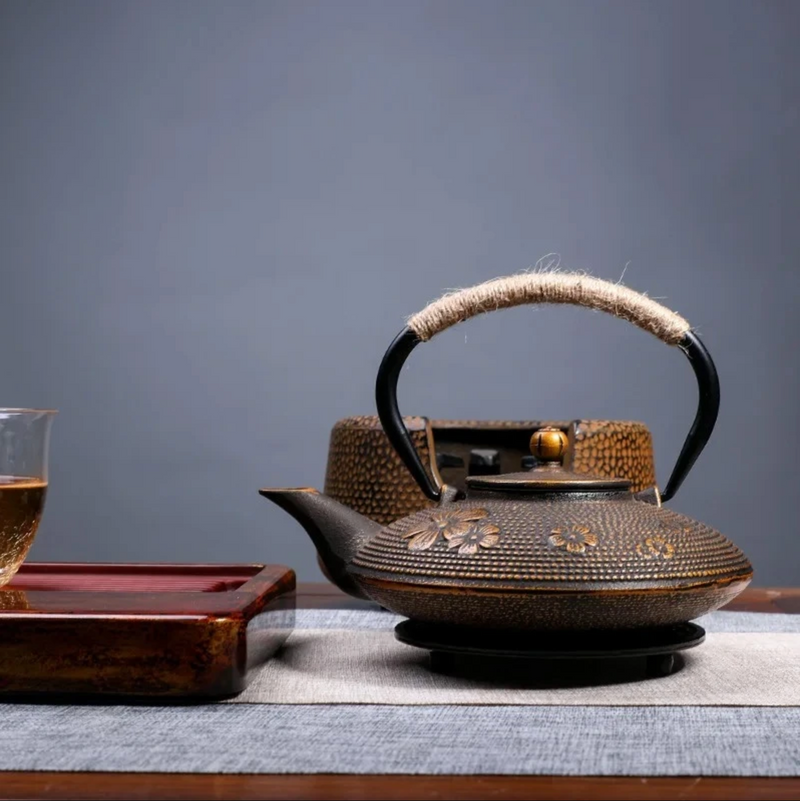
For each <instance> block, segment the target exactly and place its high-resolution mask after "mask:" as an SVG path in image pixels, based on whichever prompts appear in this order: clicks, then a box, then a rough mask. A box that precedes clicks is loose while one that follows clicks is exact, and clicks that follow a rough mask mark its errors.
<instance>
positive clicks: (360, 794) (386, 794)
mask: <svg viewBox="0 0 800 801" xmlns="http://www.w3.org/2000/svg"><path fill="white" fill-rule="evenodd" d="M344 604H346V605H347V606H349V607H353V606H355V605H357V604H358V602H356V601H353V599H351V598H348V597H347V596H345V595H343V594H342V593H340V592H339V591H338V590H336V589H335V588H334V587H333V586H331V585H329V584H321V583H320V584H301V585H300V586H299V588H298V603H297V605H298V608H305V609H309V608H316V609H320V608H336V607H340V606H342V605H344ZM727 609H731V610H736V611H748V612H788V613H790V614H800V588H793V589H762V588H756V589H748V590H745V592H743V593H742V595H740V596H739V597H738V598H737V599H736V600H735V601H734V602H733V603H732V604H730V605H729V606H728V607H727ZM12 798H13V799H76V801H77V800H78V799H80V800H81V801H83V800H84V799H123V800H125V801H127V799H151V798H152V799H156V798H157V799H197V800H198V801H202V800H204V799H217V800H218V801H227V799H243V801H246V800H248V799H305V798H310V799H321V801H322V800H323V799H324V800H325V801H328V799H398V800H399V799H409V801H411V799H486V798H492V799H540V798H541V799H544V798H547V799H579V798H580V799H616V801H627V800H628V799H673V798H681V799H690V800H691V799H732V800H734V801H735V800H736V799H753V800H755V799H798V798H800V778H788V779H760V778H758V779H747V778H744V779H740V778H730V777H725V778H722V777H720V778H709V777H693V776H687V777H680V778H657V777H656V778H643V777H635V778H625V777H603V778H592V777H574V776H339V775H331V776H325V775H318V776H304V775H291V776H276V775H252V776H250V775H248V776H226V775H198V774H159V773H152V774H151V773H146V774H136V773H34V772H7V773H2V774H0V799H12Z"/></svg>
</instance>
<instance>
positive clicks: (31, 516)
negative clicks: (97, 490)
mask: <svg viewBox="0 0 800 801" xmlns="http://www.w3.org/2000/svg"><path fill="white" fill-rule="evenodd" d="M55 414H56V413H55V412H54V411H49V410H43V409H0V587H1V586H3V585H4V584H7V583H8V582H9V581H11V579H12V578H13V577H14V574H15V573H16V572H17V570H19V567H20V565H21V564H22V563H23V561H24V560H25V557H26V556H27V554H28V551H29V550H30V547H31V544H32V543H33V539H34V537H35V536H36V530H37V529H38V528H39V521H40V520H41V517H42V510H43V509H44V501H45V497H46V496H47V459H48V449H49V444H50V425H51V423H52V422H53V417H54V416H55Z"/></svg>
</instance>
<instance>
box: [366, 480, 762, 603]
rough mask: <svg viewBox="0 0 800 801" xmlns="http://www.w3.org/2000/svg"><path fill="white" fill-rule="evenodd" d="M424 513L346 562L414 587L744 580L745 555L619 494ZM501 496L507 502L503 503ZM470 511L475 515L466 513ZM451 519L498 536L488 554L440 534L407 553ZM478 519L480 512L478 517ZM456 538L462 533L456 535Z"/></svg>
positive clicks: (681, 519) (708, 532)
mask: <svg viewBox="0 0 800 801" xmlns="http://www.w3.org/2000/svg"><path fill="white" fill-rule="evenodd" d="M489 495H491V493H485V494H483V497H482V498H477V497H476V498H475V499H474V500H472V498H468V499H467V500H466V501H461V502H458V503H454V504H450V505H448V506H442V507H440V509H438V510H423V511H421V512H417V513H415V514H414V515H412V516H411V517H409V518H406V519H404V520H400V521H397V522H395V523H393V524H391V525H390V526H388V527H387V528H385V529H383V530H382V531H381V532H380V533H379V534H378V535H377V536H376V537H374V538H373V539H372V540H370V542H368V543H367V544H366V545H365V546H364V547H363V548H361V549H360V550H359V552H358V554H357V555H356V557H355V559H354V560H353V564H354V565H355V566H356V567H357V568H359V572H360V573H361V574H363V575H369V576H372V577H376V578H385V579H391V578H393V577H394V578H399V579H400V580H402V581H413V582H415V583H417V584H451V585H452V584H457V585H465V586H474V587H484V588H493V587H504V588H510V589H518V590H519V589H533V588H537V587H544V586H548V585H553V584H556V585H558V586H560V587H565V588H579V589H580V588H586V587H587V585H589V586H609V585H613V584H620V585H631V584H632V583H633V584H638V585H641V586H643V587H652V586H657V585H658V584H661V585H665V584H673V585H689V584H697V583H699V582H703V581H709V580H718V579H727V578H732V577H735V576H740V575H744V574H747V573H749V572H751V570H752V568H751V567H750V563H749V562H748V561H747V558H746V557H745V555H744V554H743V553H742V552H741V551H740V550H739V548H737V547H736V546H735V545H734V544H733V543H732V542H730V541H729V540H728V539H726V538H725V537H723V536H722V534H720V533H719V532H717V531H714V529H712V528H710V527H708V526H706V525H704V524H702V523H698V522H696V521H693V520H691V519H690V518H688V517H685V516H683V515H681V514H678V513H677V512H673V511H671V510H669V509H666V508H663V507H662V508H657V507H655V506H651V505H650V504H646V503H642V502H639V501H636V500H633V498H632V497H631V496H630V495H626V494H624V493H619V494H615V495H611V496H610V498H609V499H608V500H583V501H580V500H578V501H576V500H575V498H574V497H572V498H571V497H569V496H567V497H563V496H562V497H559V496H556V495H550V496H548V500H530V499H528V500H515V499H511V500H506V499H505V498H504V499H502V500H501V499H500V497H501V496H500V494H499V493H497V495H498V499H496V500H487V498H488V496H489ZM505 497H506V498H507V496H505ZM469 510H474V514H473V515H471V516H470V515H468V514H467V512H468V511H469ZM448 511H449V512H450V514H451V515H452V516H453V518H454V522H453V525H454V526H455V525H466V524H463V523H459V522H458V520H457V519H456V518H457V517H459V516H460V517H461V518H464V517H472V518H473V519H474V520H475V523H474V524H473V525H478V524H489V525H491V526H493V527H494V528H496V529H497V536H496V541H493V543H492V546H491V547H489V548H478V549H477V550H476V551H475V552H473V553H461V551H460V549H455V548H453V547H451V545H452V541H448V540H447V539H446V537H445V536H444V534H446V533H447V530H446V528H443V532H444V534H443V536H441V537H439V538H438V539H437V540H434V541H433V542H432V544H431V545H429V546H428V547H427V548H425V549H424V550H414V549H413V547H412V546H411V543H413V539H412V540H409V539H408V538H407V537H404V535H405V534H406V533H407V532H413V531H417V530H425V529H426V528H428V529H433V528H434V527H435V526H437V525H439V526H441V525H442V524H441V523H439V522H437V521H438V519H439V518H440V517H441V515H443V514H445V515H446V514H447V513H448ZM479 512H483V514H478V513H479ZM459 533H460V532H459Z"/></svg>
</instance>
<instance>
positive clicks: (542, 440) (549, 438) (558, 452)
mask: <svg viewBox="0 0 800 801" xmlns="http://www.w3.org/2000/svg"><path fill="white" fill-rule="evenodd" d="M530 448H531V453H532V454H533V455H534V456H535V457H536V458H537V459H538V460H539V461H541V462H560V461H561V459H562V458H563V456H564V454H565V453H566V450H567V435H566V434H565V433H564V432H563V431H562V430H561V429H560V428H554V427H552V426H548V427H547V428H540V429H539V430H538V431H535V432H534V433H533V436H532V437H531V444H530Z"/></svg>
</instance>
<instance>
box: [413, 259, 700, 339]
mask: <svg viewBox="0 0 800 801" xmlns="http://www.w3.org/2000/svg"><path fill="white" fill-rule="evenodd" d="M537 303H568V304H572V305H573V306H585V307H587V308H589V309H595V310H597V311H603V312H607V313H608V314H613V315H614V316H615V317H619V318H620V319H622V320H627V321H628V322H629V323H633V324H634V325H636V326H638V327H639V328H642V329H644V330H645V331H649V332H650V333H651V334H654V335H655V336H657V337H658V338H659V339H660V340H662V341H663V342H666V343H667V344H668V345H677V344H678V343H679V342H680V341H681V339H683V337H684V336H685V335H686V333H687V332H688V331H690V330H691V326H690V325H689V323H688V322H687V321H686V320H684V319H683V317H681V316H680V315H679V314H676V313H675V312H673V311H670V310H669V309H668V308H666V306H662V305H661V304H660V303H657V302H656V301H654V300H651V299H650V298H648V297H647V296H646V295H642V294H641V293H639V292H635V291H634V290H632V289H628V288H627V287H625V286H621V285H620V284H612V283H610V282H609V281H603V280H601V279H599V278H592V277H590V276H586V275H580V274H577V273H523V274H521V275H512V276H509V277H507V278H496V279H495V280H493V281H487V282H486V283H484V284H478V285H477V286H474V287H472V288H470V289H461V290H459V291H458V292H454V293H452V294H448V295H445V296H444V297H441V298H439V300H435V301H433V303H430V304H428V305H427V306H426V307H425V308H424V309H423V310H422V311H421V312H417V314H415V315H413V316H412V317H410V318H409V320H408V327H409V328H410V329H411V330H412V331H414V333H416V335H417V336H418V337H419V339H420V340H421V341H422V342H427V341H428V340H429V339H431V338H432V337H434V336H435V335H436V334H439V333H441V332H442V331H444V330H445V329H447V328H450V327H451V326H453V325H456V324H457V323H460V322H463V321H464V320H469V319H470V317H475V316H477V315H479V314H484V313H485V312H490V311H497V310H499V309H509V308H511V307H513V306H521V305H523V304H537Z"/></svg>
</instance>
